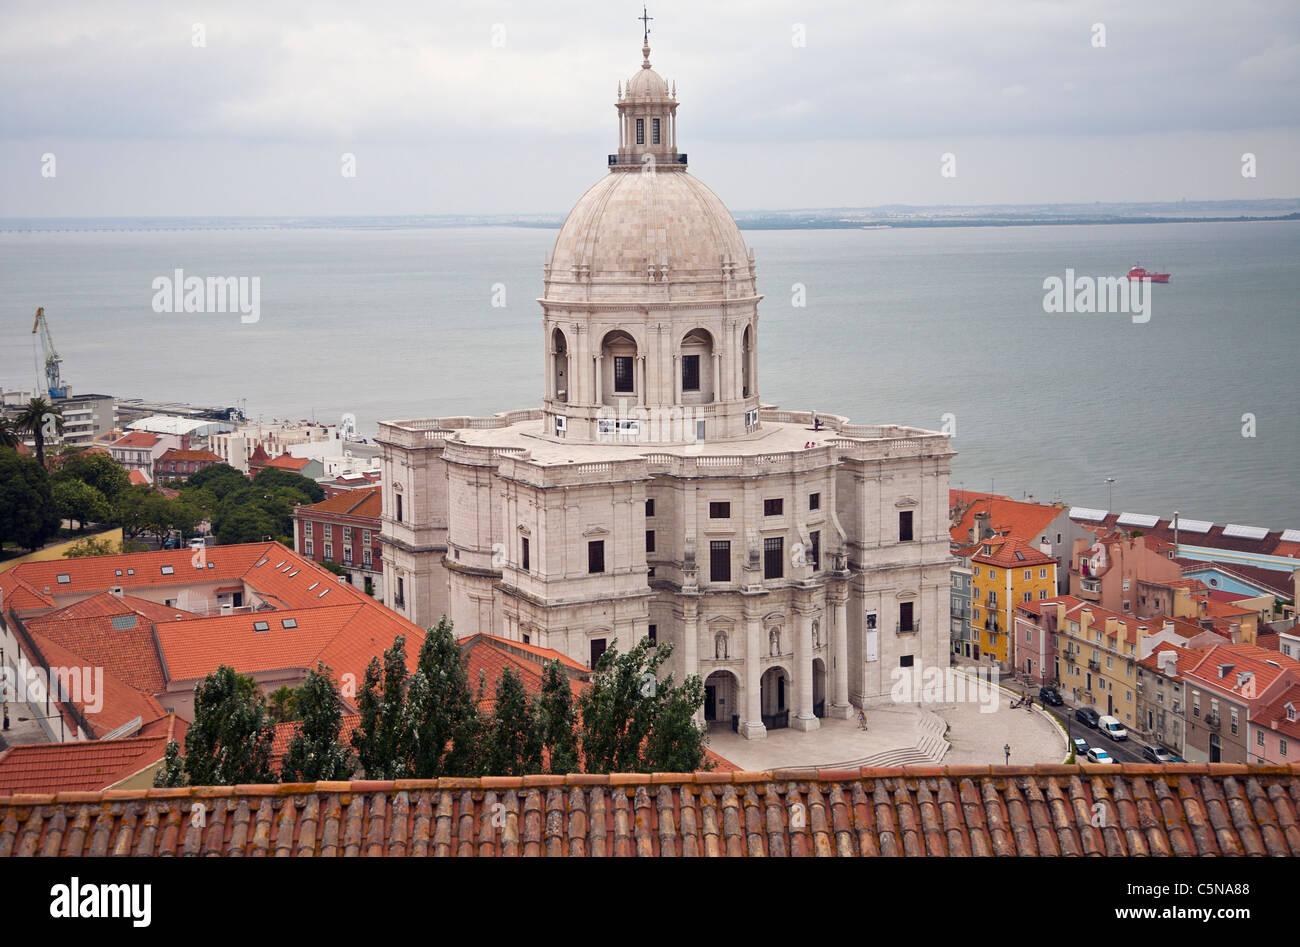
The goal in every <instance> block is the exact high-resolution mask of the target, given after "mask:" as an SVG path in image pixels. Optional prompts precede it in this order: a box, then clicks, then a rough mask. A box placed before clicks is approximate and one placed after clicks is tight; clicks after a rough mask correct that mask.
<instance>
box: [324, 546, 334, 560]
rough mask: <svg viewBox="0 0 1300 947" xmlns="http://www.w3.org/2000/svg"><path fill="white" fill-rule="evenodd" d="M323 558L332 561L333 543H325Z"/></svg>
mask: <svg viewBox="0 0 1300 947" xmlns="http://www.w3.org/2000/svg"><path fill="white" fill-rule="evenodd" d="M325 558H326V559H333V558H334V544H333V543H326V544H325Z"/></svg>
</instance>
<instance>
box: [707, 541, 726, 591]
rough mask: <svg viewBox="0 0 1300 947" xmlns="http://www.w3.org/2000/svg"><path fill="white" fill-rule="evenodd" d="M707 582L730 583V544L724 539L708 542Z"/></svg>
mask: <svg viewBox="0 0 1300 947" xmlns="http://www.w3.org/2000/svg"><path fill="white" fill-rule="evenodd" d="M709 581H710V582H730V581H731V542H730V541H729V540H726V539H713V540H710V541H709Z"/></svg>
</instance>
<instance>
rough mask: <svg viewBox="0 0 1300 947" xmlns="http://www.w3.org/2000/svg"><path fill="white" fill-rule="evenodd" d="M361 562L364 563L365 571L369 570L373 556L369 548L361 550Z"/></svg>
mask: <svg viewBox="0 0 1300 947" xmlns="http://www.w3.org/2000/svg"><path fill="white" fill-rule="evenodd" d="M361 561H362V562H363V563H365V566H366V568H367V569H369V568H370V566H371V564H372V563H373V561H374V556H373V555H372V554H371V552H370V547H369V546H367V547H366V548H365V549H363V550H361Z"/></svg>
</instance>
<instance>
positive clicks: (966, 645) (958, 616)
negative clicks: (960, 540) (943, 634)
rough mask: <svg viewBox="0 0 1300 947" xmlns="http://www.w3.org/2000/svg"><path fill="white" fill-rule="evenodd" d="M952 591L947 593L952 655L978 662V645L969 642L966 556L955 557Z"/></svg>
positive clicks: (968, 597) (969, 607) (969, 585)
mask: <svg viewBox="0 0 1300 947" xmlns="http://www.w3.org/2000/svg"><path fill="white" fill-rule="evenodd" d="M950 575H951V577H952V591H951V592H949V593H948V611H949V622H950V624H951V627H950V629H949V631H950V633H951V636H952V653H953V654H956V655H960V656H961V657H964V658H972V659H973V660H976V661H978V660H979V645H977V644H973V642H972V640H971V627H970V616H971V566H970V559H969V558H968V557H966V556H958V557H957V565H955V566H953V567H952V571H951V573H950Z"/></svg>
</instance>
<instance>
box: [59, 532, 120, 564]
mask: <svg viewBox="0 0 1300 947" xmlns="http://www.w3.org/2000/svg"><path fill="white" fill-rule="evenodd" d="M119 552H125V550H123V549H119V548H115V544H114V543H112V542H110V541H109V540H107V539H104V538H102V537H99V536H87V537H86V538H85V539H80V540H78V541H77V542H75V543H73V544H72V545H71V546H69V547H68V548H67V549H65V550H63V558H64V559H87V558H89V557H91V556H115V555H117V554H118V553H119Z"/></svg>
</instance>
